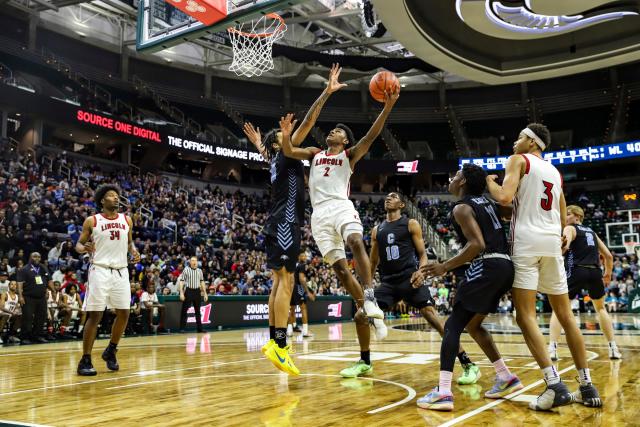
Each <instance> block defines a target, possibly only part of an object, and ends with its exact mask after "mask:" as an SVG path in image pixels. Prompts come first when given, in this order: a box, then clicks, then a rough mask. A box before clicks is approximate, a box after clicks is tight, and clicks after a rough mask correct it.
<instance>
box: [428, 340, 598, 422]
mask: <svg viewBox="0 0 640 427" xmlns="http://www.w3.org/2000/svg"><path fill="white" fill-rule="evenodd" d="M587 353H591V357H590V358H588V361H591V360H592V359H593V358H595V357H598V355H597V354H596V353H594V352H592V351H587ZM572 369H575V365H571V366H567V367H566V368H564V369H563V370H561V371H558V375H562V374H564V373H565V372H568V371H570V370H572ZM543 383H544V380H538V381H536V382H534V383H531V384H529V385H528V386H526V387H524V388H522V389H520V390H518V391H516V392H514V393H511V394H509V395H507V396H505V397H504V398H502V399H497V400H494V401H493V402H491V403H487V404H486V405H484V406H481V407H479V408H476V409H474V410H473V411H469V412H467V413H466V414H464V415H461V416H459V417H457V418H454V419H452V420H449V421H447V422H446V423H444V424H440V426H439V427H449V426H452V425H456V424H458V423H460V422H462V421H464V420H468V419H469V418H472V417H474V416H476V415H478V414H479V413H481V412H484V411H486V410H487V409H491V408H493V407H494V406H498V405H500V404H501V403H503V402H506V401H508V400H510V399H513V398H514V397H516V396H518V395H520V394H522V393H524V392H525V391H527V390H531V389H532V388H535V387H537V386H539V385H540V384H543Z"/></svg>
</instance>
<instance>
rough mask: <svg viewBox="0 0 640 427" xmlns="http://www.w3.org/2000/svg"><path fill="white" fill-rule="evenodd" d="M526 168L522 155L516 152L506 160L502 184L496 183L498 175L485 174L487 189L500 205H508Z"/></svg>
mask: <svg viewBox="0 0 640 427" xmlns="http://www.w3.org/2000/svg"><path fill="white" fill-rule="evenodd" d="M525 168H526V160H525V158H524V157H523V156H521V155H519V154H516V155H513V156H511V157H509V160H507V166H506V168H505V169H506V171H505V175H504V179H503V180H502V185H499V184H498V183H496V179H497V178H498V175H488V176H487V190H489V193H490V194H491V197H493V199H494V200H495V201H496V202H498V204H500V205H509V204H511V202H512V201H513V198H514V197H515V195H516V191H518V185H519V184H520V179H521V178H522V175H523V174H524V171H525Z"/></svg>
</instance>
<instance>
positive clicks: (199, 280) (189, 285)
mask: <svg viewBox="0 0 640 427" xmlns="http://www.w3.org/2000/svg"><path fill="white" fill-rule="evenodd" d="M185 288H186V289H185ZM178 291H179V292H180V301H182V313H181V314H180V330H181V331H184V327H185V324H186V322H187V310H189V307H191V304H193V308H194V310H195V314H196V324H197V325H198V332H203V330H202V320H201V319H200V296H202V300H203V301H204V302H207V300H208V299H209V296H208V295H207V290H206V288H205V286H204V275H203V274H202V270H201V269H199V268H198V258H196V257H194V256H193V257H191V258H190V259H189V265H188V266H187V267H185V268H184V270H182V274H180V277H178Z"/></svg>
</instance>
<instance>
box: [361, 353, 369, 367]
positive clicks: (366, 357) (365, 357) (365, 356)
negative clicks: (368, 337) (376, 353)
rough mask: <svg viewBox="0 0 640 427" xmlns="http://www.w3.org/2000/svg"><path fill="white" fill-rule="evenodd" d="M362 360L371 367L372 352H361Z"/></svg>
mask: <svg viewBox="0 0 640 427" xmlns="http://www.w3.org/2000/svg"><path fill="white" fill-rule="evenodd" d="M360 359H361V360H362V361H363V362H364V363H366V364H367V365H371V351H370V350H367V351H361V352H360Z"/></svg>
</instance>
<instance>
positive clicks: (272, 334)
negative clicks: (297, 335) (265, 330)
mask: <svg viewBox="0 0 640 427" xmlns="http://www.w3.org/2000/svg"><path fill="white" fill-rule="evenodd" d="M269 339H270V340H275V339H276V327H275V326H269Z"/></svg>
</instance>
